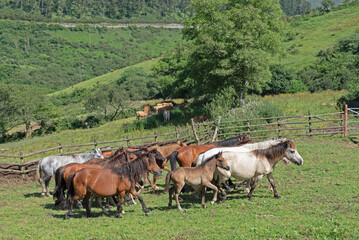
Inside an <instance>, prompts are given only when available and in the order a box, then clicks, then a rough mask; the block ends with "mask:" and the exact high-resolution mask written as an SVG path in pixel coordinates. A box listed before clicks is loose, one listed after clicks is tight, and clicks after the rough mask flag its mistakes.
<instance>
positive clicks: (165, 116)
mask: <svg viewBox="0 0 359 240" xmlns="http://www.w3.org/2000/svg"><path fill="white" fill-rule="evenodd" d="M170 114H171V113H170V111H168V110H165V111H163V122H164V123H168V122H169V121H170Z"/></svg>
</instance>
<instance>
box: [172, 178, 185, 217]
mask: <svg viewBox="0 0 359 240" xmlns="http://www.w3.org/2000/svg"><path fill="white" fill-rule="evenodd" d="M183 186H184V183H182V184H175V190H174V195H175V200H176V204H177V209H178V210H179V211H183V209H182V208H181V205H180V203H179V200H178V196H179V194H180V192H181V190H182V188H183Z"/></svg>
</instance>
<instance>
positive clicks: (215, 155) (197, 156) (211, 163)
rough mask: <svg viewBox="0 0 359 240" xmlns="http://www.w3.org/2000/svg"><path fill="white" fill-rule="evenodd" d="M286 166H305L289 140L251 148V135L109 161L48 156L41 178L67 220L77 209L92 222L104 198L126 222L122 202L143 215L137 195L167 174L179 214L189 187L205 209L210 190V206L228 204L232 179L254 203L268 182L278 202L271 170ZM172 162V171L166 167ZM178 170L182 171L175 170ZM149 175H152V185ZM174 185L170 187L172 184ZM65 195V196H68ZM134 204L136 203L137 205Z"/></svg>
mask: <svg viewBox="0 0 359 240" xmlns="http://www.w3.org/2000/svg"><path fill="white" fill-rule="evenodd" d="M281 160H283V161H285V162H286V164H288V163H289V162H293V163H295V164H297V165H302V164H303V159H302V157H301V156H300V154H299V153H298V151H297V149H296V146H295V143H294V141H293V140H289V139H277V140H267V141H263V142H256V143H253V142H252V140H251V139H250V138H249V136H248V135H240V136H237V137H233V138H229V139H226V140H223V141H219V142H213V143H210V144H205V145H186V144H185V143H184V142H177V143H171V144H166V145H161V146H159V145H156V146H148V147H144V148H140V149H134V148H127V149H124V148H119V149H118V150H117V151H116V152H114V153H113V154H111V155H110V156H107V157H104V156H103V155H102V154H101V152H100V151H99V150H98V149H94V150H92V151H91V152H89V153H85V154H79V155H73V156H49V157H45V158H44V159H42V160H41V162H39V165H38V171H37V176H38V179H39V182H40V183H41V184H42V186H43V190H42V195H46V196H50V194H49V190H48V184H49V181H50V179H51V177H52V176H53V175H54V177H55V189H54V192H53V198H54V199H56V201H55V205H60V204H62V205H63V207H64V208H67V209H68V212H67V213H66V214H65V219H67V218H69V217H70V216H72V214H73V203H75V202H76V203H77V205H78V206H79V207H82V204H81V203H80V201H79V200H80V199H81V198H83V206H84V207H85V208H86V214H87V217H90V216H91V202H92V198H95V200H96V202H97V203H98V204H99V206H100V207H101V209H102V211H103V212H104V213H105V214H106V215H108V212H107V211H106V210H105V208H104V207H103V206H102V203H101V202H102V199H104V198H106V207H107V208H109V207H110V203H113V204H115V205H116V206H117V210H116V213H115V217H119V218H120V217H122V215H121V214H123V213H124V211H123V203H124V202H125V201H124V199H130V200H128V201H132V202H134V199H138V200H139V201H140V203H141V205H142V210H143V212H144V213H145V214H146V215H147V214H149V210H148V208H147V207H146V205H145V203H144V201H143V198H142V197H141V195H140V194H139V193H140V192H141V190H142V189H143V188H144V185H145V184H146V182H147V181H148V182H149V183H150V185H151V187H152V189H153V190H158V189H159V188H158V187H157V186H156V179H157V177H159V176H161V174H162V169H163V170H166V171H167V172H168V173H167V175H166V178H165V189H164V192H167V191H169V203H168V207H171V206H172V199H173V197H174V198H175V201H176V204H177V208H178V210H180V211H182V210H183V209H182V208H181V206H180V203H179V194H180V193H181V191H182V189H183V187H184V186H185V185H190V186H192V187H193V188H194V194H195V195H198V194H201V196H202V206H203V207H204V208H206V205H205V196H206V191H207V188H210V189H212V190H213V192H214V196H213V199H212V201H211V202H210V203H211V204H214V203H215V202H216V201H217V195H218V192H219V191H220V194H219V197H220V198H221V200H223V201H224V200H225V199H226V192H225V190H224V189H223V187H226V186H227V185H228V184H231V182H230V177H233V178H235V179H237V180H240V181H243V182H242V184H243V183H246V190H245V192H246V193H247V196H248V198H249V199H250V200H252V195H253V191H254V189H255V188H256V186H257V185H258V182H259V181H260V180H261V179H262V178H263V177H264V176H267V178H268V181H269V183H270V185H271V187H272V189H273V192H274V197H276V198H280V196H279V194H278V192H277V190H276V187H275V184H274V178H273V170H274V168H275V165H276V164H277V163H278V162H279V161H281ZM168 161H169V162H170V166H171V169H169V168H168V167H167V163H168ZM177 164H178V165H179V167H177ZM149 173H152V174H153V181H152V180H151V179H150V175H149ZM171 182H172V183H173V185H172V187H170V183H171ZM66 192H67V196H66ZM134 203H135V202H134Z"/></svg>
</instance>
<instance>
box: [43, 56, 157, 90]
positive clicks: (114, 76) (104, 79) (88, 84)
mask: <svg viewBox="0 0 359 240" xmlns="http://www.w3.org/2000/svg"><path fill="white" fill-rule="evenodd" d="M157 61H158V58H156V59H153V60H152V59H151V60H147V61H144V62H141V63H138V64H134V65H131V66H128V67H125V68H121V69H117V70H115V71H113V72H109V73H106V74H103V75H101V76H98V77H95V78H92V79H89V80H86V81H83V82H80V83H78V84H75V85H72V86H70V87H68V88H65V89H63V90H60V91H57V92H54V93H50V94H48V96H58V95H60V94H66V93H67V94H68V93H71V92H72V91H74V90H75V89H77V88H78V89H81V88H86V89H89V88H93V87H94V86H96V84H97V81H99V84H110V83H114V82H115V81H116V80H118V79H119V78H120V77H121V75H122V74H123V72H124V71H125V70H126V69H129V68H132V67H138V68H142V69H143V70H144V71H145V72H146V73H151V71H152V67H153V65H154V64H155V63H156V62H157Z"/></svg>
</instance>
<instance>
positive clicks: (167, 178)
mask: <svg viewBox="0 0 359 240" xmlns="http://www.w3.org/2000/svg"><path fill="white" fill-rule="evenodd" d="M171 177H172V172H169V173H167V175H166V181H165V189H163V193H165V192H167V191H168V189H169V188H170V181H171Z"/></svg>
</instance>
